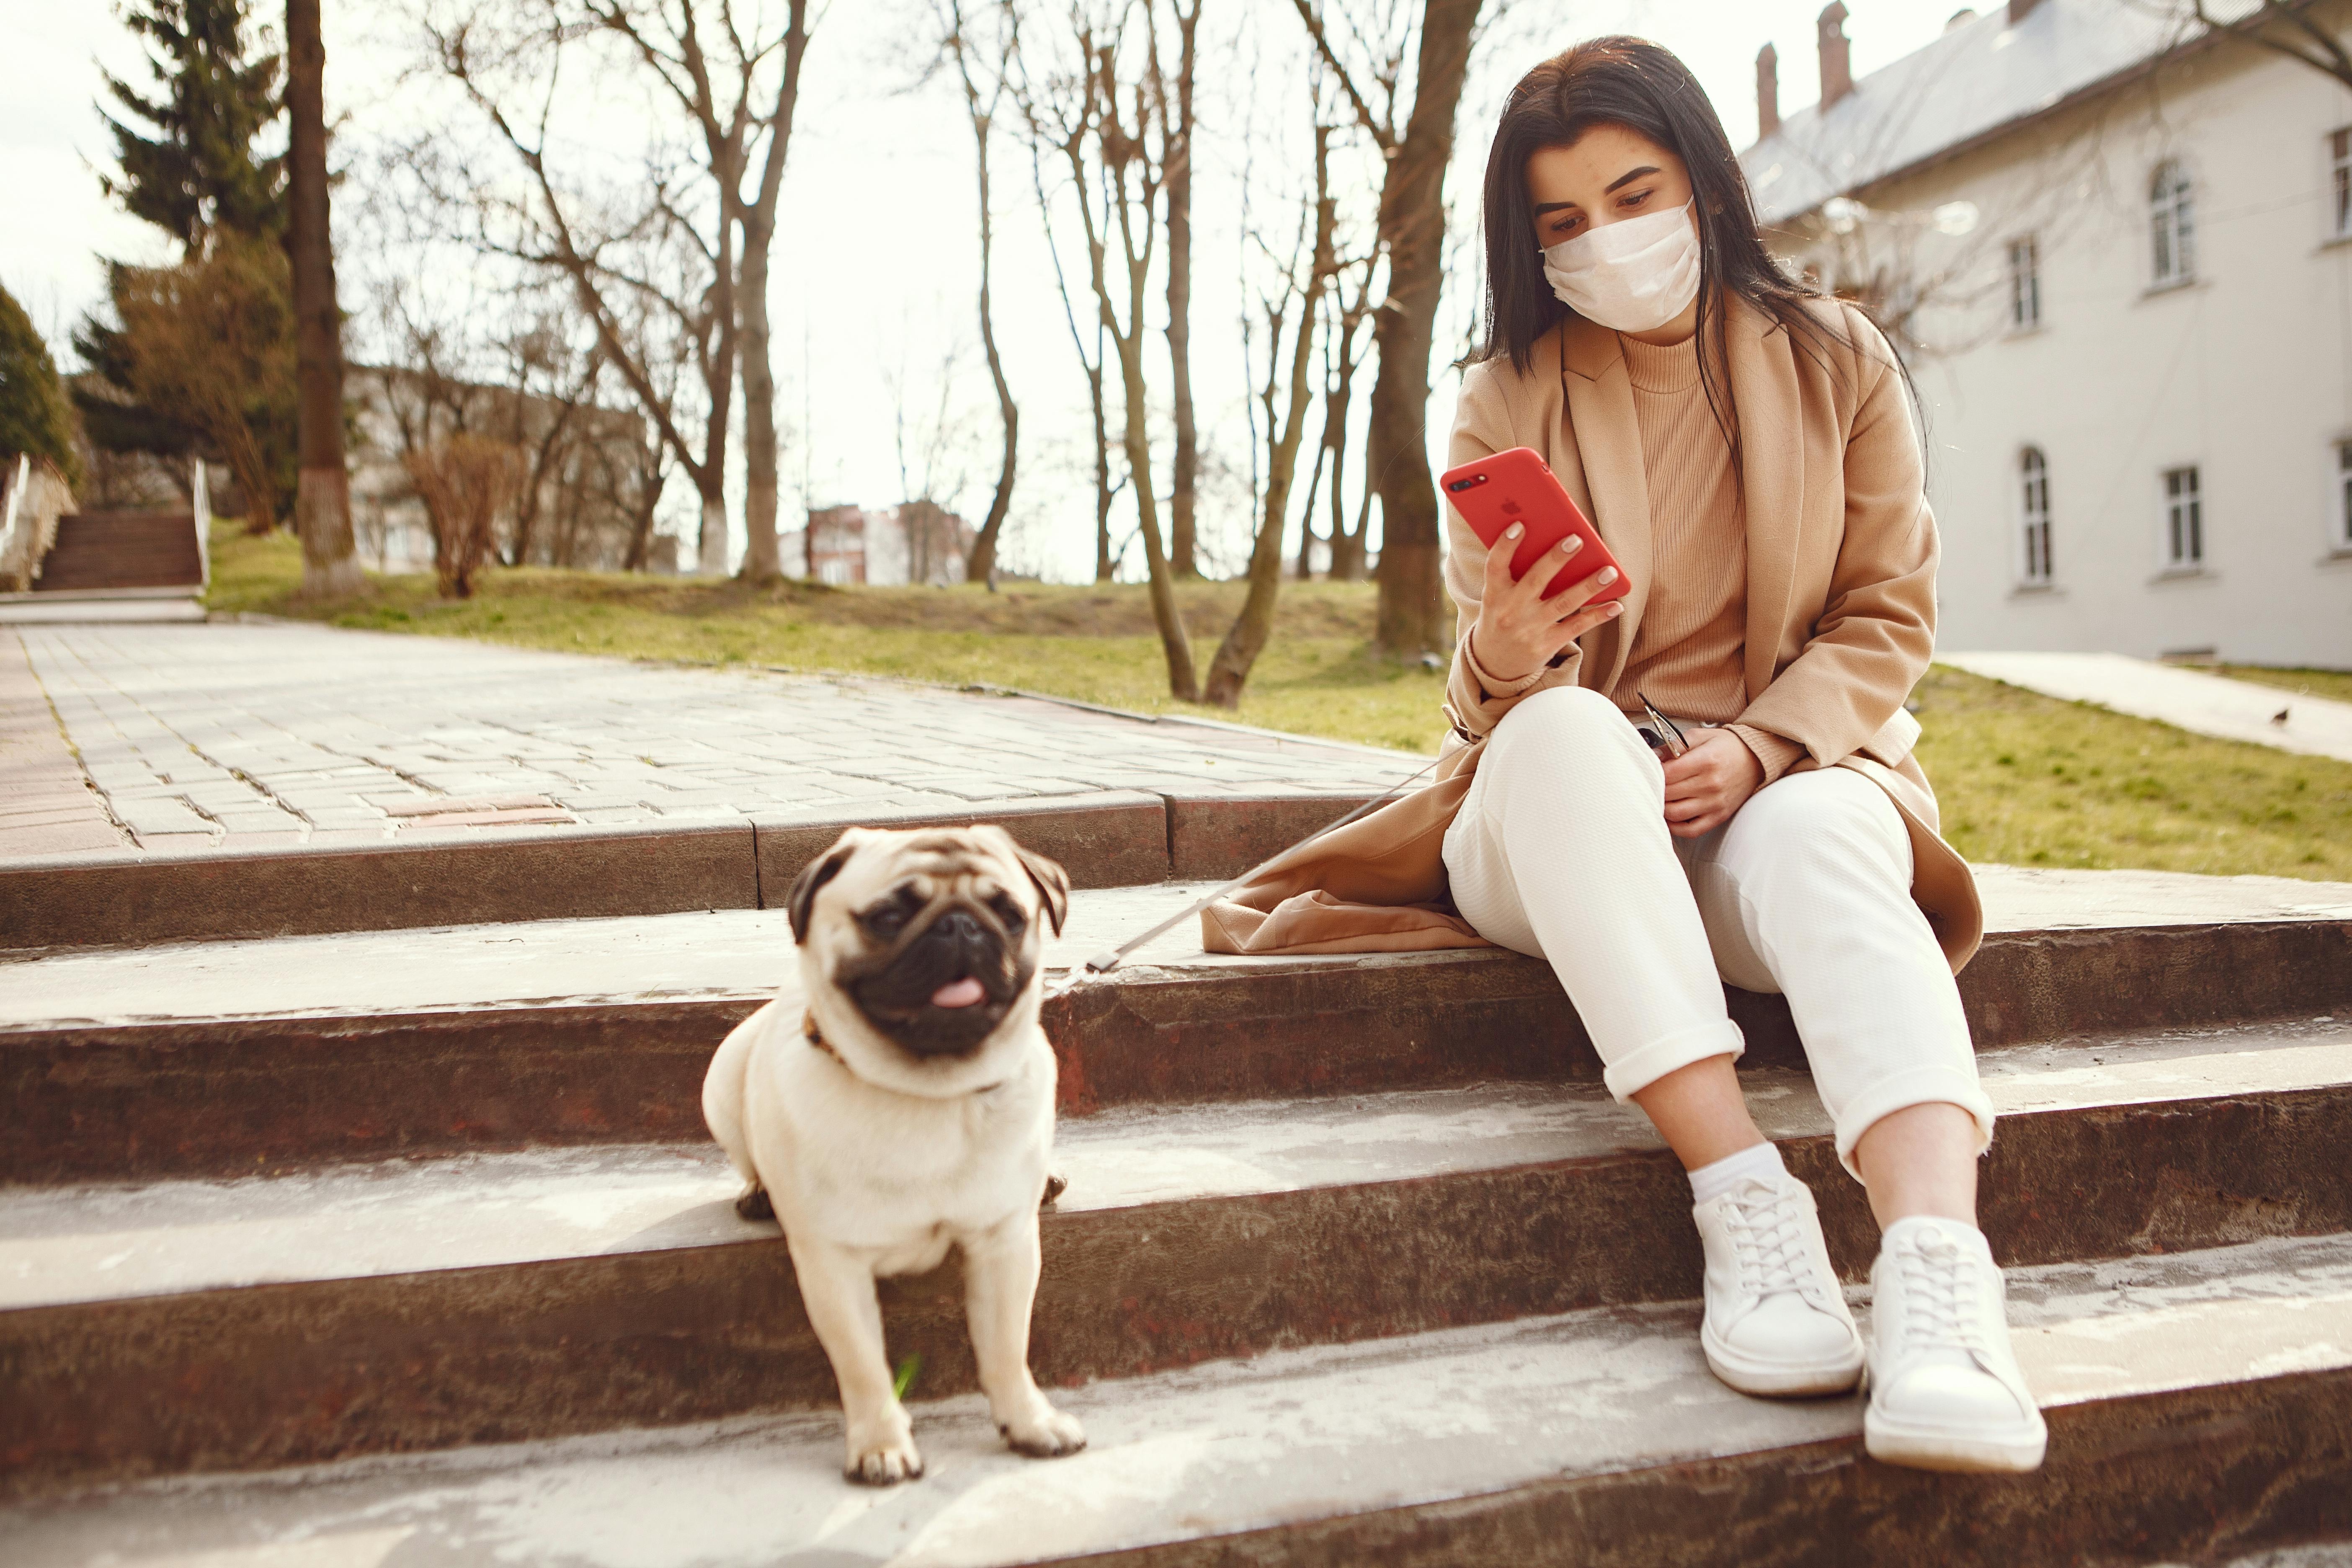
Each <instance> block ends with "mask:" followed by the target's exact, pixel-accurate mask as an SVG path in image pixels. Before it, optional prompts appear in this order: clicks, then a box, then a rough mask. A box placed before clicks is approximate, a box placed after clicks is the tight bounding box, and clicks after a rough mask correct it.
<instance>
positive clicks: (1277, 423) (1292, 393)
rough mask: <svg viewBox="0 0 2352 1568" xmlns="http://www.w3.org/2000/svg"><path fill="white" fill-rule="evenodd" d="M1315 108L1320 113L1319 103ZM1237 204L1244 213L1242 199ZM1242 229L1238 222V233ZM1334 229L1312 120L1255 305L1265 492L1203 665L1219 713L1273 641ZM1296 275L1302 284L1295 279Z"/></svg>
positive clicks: (1325, 167) (1325, 131)
mask: <svg viewBox="0 0 2352 1568" xmlns="http://www.w3.org/2000/svg"><path fill="white" fill-rule="evenodd" d="M1317 107H1318V109H1319V108H1320V105H1319V103H1318V106H1317ZM1246 204H1247V196H1246V195H1244V205H1246ZM1247 222H1248V220H1247V217H1246V216H1244V226H1247ZM1338 228H1339V204H1338V203H1337V202H1336V201H1334V200H1333V199H1332V195H1331V132H1330V128H1329V127H1328V126H1326V125H1324V124H1322V123H1321V122H1320V119H1319V116H1318V123H1317V124H1316V126H1315V193H1314V195H1313V197H1312V199H1311V200H1310V201H1309V202H1308V203H1307V207H1306V211H1305V212H1303V213H1302V214H1301V215H1300V222H1299V226H1298V236H1297V239H1296V240H1295V241H1294V242H1293V243H1292V246H1291V251H1290V255H1289V257H1288V258H1286V263H1285V265H1284V267H1283V268H1282V271H1281V274H1280V276H1279V277H1278V279H1276V286H1275V288H1274V289H1273V290H1272V291H1271V292H1269V293H1267V294H1265V296H1263V297H1262V298H1261V300H1259V305H1258V308H1259V310H1260V311H1261V312H1262V314H1263V315H1264V317H1265V326H1266V353H1265V386H1264V387H1263V388H1262V389H1261V390H1260V392H1259V394H1258V403H1259V406H1260V407H1261V408H1262V409H1263V410H1264V411H1265V443H1266V469H1265V494H1264V496H1263V497H1262V498H1261V500H1262V506H1261V510H1260V511H1259V514H1258V521H1257V538H1256V541H1255V544H1254V545H1253V547H1252V549H1251V551H1250V563H1249V591H1248V593H1247V594H1246V595H1244V597H1243V600H1242V608H1241V613H1240V614H1239V615H1238V616H1235V618H1234V624H1233V628H1232V629H1231V630H1229V631H1228V632H1226V633H1225V638H1224V641H1223V643H1221V644H1219V645H1218V647H1217V653H1216V657H1215V658H1213V659H1212V660H1211V661H1210V664H1209V680H1208V687H1207V690H1206V691H1205V693H1204V695H1205V697H1206V699H1207V700H1208V701H1210V702H1213V703H1214V704H1216V705H1217V706H1218V707H1220V708H1237V707H1239V706H1240V705H1241V700H1242V688H1243V686H1244V684H1245V683H1246V682H1247V681H1248V679H1249V675H1250V670H1251V668H1253V667H1254V666H1255V664H1256V663H1257V656H1258V655H1259V654H1260V653H1261V652H1263V651H1264V650H1265V645H1266V641H1267V639H1268V638H1269V637H1272V636H1273V635H1274V609H1275V602H1276V596H1277V595H1280V593H1281V592H1282V536H1283V531H1284V529H1285V527H1286V525H1287V523H1288V521H1289V518H1290V485H1291V479H1292V476H1293V475H1294V474H1295V473H1296V472H1297V468H1298V448H1299V446H1300V443H1301V442H1302V441H1303V440H1304V438H1305V437H1306V433H1307V404H1309V403H1310V402H1312V401H1313V400H1314V395H1315V392H1314V386H1313V384H1312V381H1313V376H1312V371H1313V365H1314V353H1315V329H1316V324H1317V321H1318V316H1319V314H1320V307H1321V305H1322V302H1323V289H1324V286H1325V284H1326V282H1327V281H1328V279H1329V278H1330V277H1331V274H1332V273H1333V272H1334V271H1336V270H1337V269H1338V267H1337V262H1336V260H1335V258H1334V254H1333V250H1334V240H1335V236H1336V234H1337V231H1338ZM1310 234H1311V235H1312V237H1311V238H1309V235H1310ZM1252 240H1253V242H1254V243H1255V244H1256V245H1257V246H1259V247H1261V248H1262V247H1264V241H1263V239H1261V238H1259V237H1257V236H1255V235H1254V234H1253V235H1252ZM1302 268H1303V269H1304V272H1305V276H1304V277H1301V276H1300V273H1301V270H1302ZM1294 311H1296V313H1297V324H1296V325H1295V326H1290V327H1289V332H1290V342H1289V346H1288V357H1289V362H1290V363H1289V371H1288V386H1287V390H1286V392H1285V388H1284V374H1283V359H1284V353H1285V350H1284V344H1283V332H1284V330H1285V327H1286V323H1288V322H1289V321H1290V320H1291V317H1292V313H1293V312H1294ZM1253 423H1255V421H1253Z"/></svg>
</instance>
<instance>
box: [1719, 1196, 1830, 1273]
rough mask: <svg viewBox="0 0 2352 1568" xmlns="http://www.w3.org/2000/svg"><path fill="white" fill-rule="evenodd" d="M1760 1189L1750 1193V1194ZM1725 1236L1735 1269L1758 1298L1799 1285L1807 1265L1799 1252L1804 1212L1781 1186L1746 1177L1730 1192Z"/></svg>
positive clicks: (1802, 1236)
mask: <svg viewBox="0 0 2352 1568" xmlns="http://www.w3.org/2000/svg"><path fill="white" fill-rule="evenodd" d="M1757 1193H1760V1194H1763V1195H1762V1197H1761V1198H1753V1197H1751V1196H1750V1194H1757ZM1731 1237H1732V1242H1733V1245H1734V1246H1736V1247H1738V1252H1739V1268H1740V1272H1741V1273H1742V1274H1743V1275H1745V1276H1746V1277H1747V1278H1748V1280H1749V1281H1751V1282H1752V1285H1753V1288H1754V1290H1755V1292H1756V1296H1757V1299H1758V1300H1762V1299H1763V1298H1765V1297H1767V1296H1778V1295H1780V1293H1781V1292H1782V1291H1784V1290H1795V1289H1801V1287H1802V1285H1803V1283H1804V1281H1805V1279H1807V1278H1808V1277H1809V1275H1810V1274H1811V1269H1810V1268H1808V1267H1807V1264H1808V1262H1809V1261H1810V1260H1809V1259H1808V1258H1806V1257H1805V1225H1804V1215H1802V1214H1801V1212H1799V1208H1798V1205H1797V1203H1796V1194H1794V1193H1792V1192H1790V1191H1789V1190H1787V1189H1786V1188H1776V1187H1767V1186H1765V1185H1764V1184H1762V1183H1760V1182H1756V1183H1750V1184H1748V1185H1747V1186H1744V1187H1741V1188H1739V1189H1738V1191H1736V1192H1734V1193H1733V1194H1732V1197H1731Z"/></svg>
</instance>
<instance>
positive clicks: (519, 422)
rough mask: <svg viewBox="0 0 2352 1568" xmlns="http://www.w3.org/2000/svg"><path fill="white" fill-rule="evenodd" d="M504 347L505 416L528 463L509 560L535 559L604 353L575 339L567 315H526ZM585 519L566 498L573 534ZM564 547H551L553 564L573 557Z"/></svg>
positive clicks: (562, 516) (566, 530)
mask: <svg viewBox="0 0 2352 1568" xmlns="http://www.w3.org/2000/svg"><path fill="white" fill-rule="evenodd" d="M499 347H500V349H501V350H502V356H501V357H503V358H504V359H505V361H506V362H507V385H506V387H505V389H504V395H503V396H501V397H500V398H499V402H500V403H502V404H503V405H505V406H504V408H503V410H502V413H503V415H504V418H503V419H502V421H501V423H503V424H504V426H506V439H507V440H508V442H509V444H510V445H512V446H513V447H514V449H515V450H516V451H517V452H518V453H519V454H520V456H521V461H522V465H523V472H522V480H521V484H522V488H521V490H520V493H519V494H518V495H517V496H516V498H515V503H514V510H513V521H512V524H511V526H510V527H509V530H508V532H507V541H506V552H505V554H506V563H507V564H508V565H509V566H528V565H530V559H531V552H532V549H533V547H534V546H536V545H538V544H540V543H541V540H540V539H539V537H538V535H539V526H540V521H541V514H542V513H543V512H544V511H545V510H546V508H547V500H548V497H549V492H550V491H562V489H564V488H565V475H566V473H567V472H568V471H569V470H571V469H572V468H573V467H574V464H575V459H576V456H577V448H578V447H579V445H580V440H581V437H582V435H583V426H585V425H586V423H587V420H586V418H585V417H584V416H583V411H593V406H594V402H595V394H596V388H597V385H598V384H599V383H600V382H602V381H603V380H604V356H603V355H602V354H601V353H598V352H597V350H596V348H595V346H594V345H593V343H592V344H590V345H589V346H588V347H586V348H584V349H583V348H582V347H580V346H579V345H577V344H574V343H572V342H567V341H566V339H565V335H564V331H563V326H562V322H561V321H552V320H541V321H527V322H525V323H524V324H523V325H522V326H521V327H520V329H519V330H517V331H510V332H508V333H506V334H504V341H503V342H501V343H500V345H499ZM577 524H578V517H577V513H576V510H571V509H567V508H566V507H563V506H561V505H559V507H558V508H557V515H556V519H555V526H556V527H557V528H558V529H559V530H561V531H562V533H563V535H564V537H565V538H566V539H567V540H571V539H576V537H577V532H578V528H577ZM569 553H570V552H569V550H568V549H567V550H565V551H564V552H562V554H565V555H568V554H569ZM557 555H558V552H553V551H551V552H549V559H550V563H551V564H555V565H566V564H569V562H568V561H566V560H562V559H558V558H557Z"/></svg>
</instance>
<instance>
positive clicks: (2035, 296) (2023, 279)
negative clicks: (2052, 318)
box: [2009, 234, 2042, 331]
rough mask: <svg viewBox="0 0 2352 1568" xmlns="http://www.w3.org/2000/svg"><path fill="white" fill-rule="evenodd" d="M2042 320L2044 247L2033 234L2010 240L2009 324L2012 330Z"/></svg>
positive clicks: (2034, 325) (2033, 324)
mask: <svg viewBox="0 0 2352 1568" xmlns="http://www.w3.org/2000/svg"><path fill="white" fill-rule="evenodd" d="M2041 324H2042V249H2041V247H2040V245H2039V244H2037V243H2036V241H2035V240H2034V237H2032V235H2030V234H2029V235H2027V236H2026V237H2024V238H2023V239H2013V240H2011V241H2010V243H2009V325H2010V329H2011V331H2025V330H2026V329H2027V328H2028V327H2038V326H2040V325H2041Z"/></svg>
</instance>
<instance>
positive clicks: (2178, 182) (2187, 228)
mask: <svg viewBox="0 0 2352 1568" xmlns="http://www.w3.org/2000/svg"><path fill="white" fill-rule="evenodd" d="M2147 213H2148V229H2149V236H2150V238H2151V239H2152V240H2153V242H2154V245H2155V261H2156V281H2157V283H2158V285H2159V286H2161V285H2163V284H2167V283H2186V282H2188V281H2189V279H2191V278H2194V277H2195V276H2196V275H2197V222H2196V214H2195V206H2194V201H2193V197H2192V195H2191V193H2190V191H2189V171H2188V169H2187V168H2186V167H2184V166H2183V165H2182V164H2181V163H2180V162H2179V160H2178V159H2173V160H2170V161H2168V162H2167V163H2160V164H2158V166H2157V171H2156V178H2155V179H2154V180H2152V181H2150V182H2149V184H2148V190H2147Z"/></svg>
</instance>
